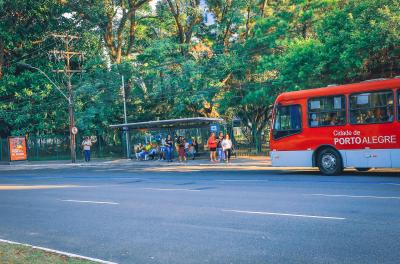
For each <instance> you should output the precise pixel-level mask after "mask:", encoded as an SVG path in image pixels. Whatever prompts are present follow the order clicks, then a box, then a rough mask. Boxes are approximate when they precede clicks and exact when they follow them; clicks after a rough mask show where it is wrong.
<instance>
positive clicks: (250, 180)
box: [216, 180, 269, 182]
mask: <svg viewBox="0 0 400 264" xmlns="http://www.w3.org/2000/svg"><path fill="white" fill-rule="evenodd" d="M216 181H217V182H268V181H269V180H216Z"/></svg>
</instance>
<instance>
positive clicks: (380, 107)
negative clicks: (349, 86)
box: [350, 91, 394, 124]
mask: <svg viewBox="0 0 400 264" xmlns="http://www.w3.org/2000/svg"><path fill="white" fill-rule="evenodd" d="M393 103H394V102H393V92H392V91H383V92H368V93H359V94H352V95H350V123H351V124H375V123H386V122H392V121H393V110H394V109H393Z"/></svg>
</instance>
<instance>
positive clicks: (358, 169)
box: [355, 168, 371, 172]
mask: <svg viewBox="0 0 400 264" xmlns="http://www.w3.org/2000/svg"><path fill="white" fill-rule="evenodd" d="M355 169H356V170H357V171H359V172H363V171H369V170H370V169H371V168H355Z"/></svg>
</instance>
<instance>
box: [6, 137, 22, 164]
mask: <svg viewBox="0 0 400 264" xmlns="http://www.w3.org/2000/svg"><path fill="white" fill-rule="evenodd" d="M8 145H9V146H10V161H17V160H27V155H26V139H25V138H24V137H9V138H8Z"/></svg>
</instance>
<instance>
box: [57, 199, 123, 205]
mask: <svg viewBox="0 0 400 264" xmlns="http://www.w3.org/2000/svg"><path fill="white" fill-rule="evenodd" d="M61 201H63V202H72V203H91V204H113V205H118V204H119V203H115V202H102V201H81V200H61Z"/></svg>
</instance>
